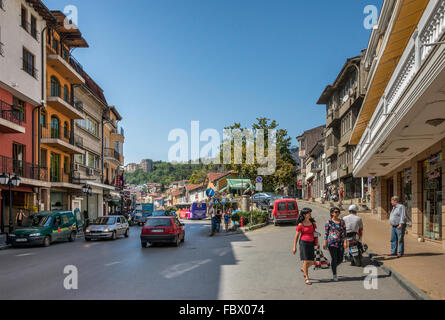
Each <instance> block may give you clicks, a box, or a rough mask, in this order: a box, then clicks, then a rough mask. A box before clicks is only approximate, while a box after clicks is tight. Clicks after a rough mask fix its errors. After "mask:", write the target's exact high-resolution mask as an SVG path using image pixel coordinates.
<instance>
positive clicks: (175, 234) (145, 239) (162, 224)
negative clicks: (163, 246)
mask: <svg viewBox="0 0 445 320" xmlns="http://www.w3.org/2000/svg"><path fill="white" fill-rule="evenodd" d="M184 240H185V231H184V224H183V223H181V222H180V221H179V219H178V218H177V217H175V216H161V217H149V218H148V219H147V222H145V225H144V227H143V228H142V231H141V246H142V248H146V247H147V243H150V244H152V243H158V242H164V243H165V242H167V243H174V244H175V245H176V246H177V247H179V243H180V242H184Z"/></svg>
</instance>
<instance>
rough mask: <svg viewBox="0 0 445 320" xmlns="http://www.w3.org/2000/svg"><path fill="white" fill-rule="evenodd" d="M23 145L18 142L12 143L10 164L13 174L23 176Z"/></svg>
mask: <svg viewBox="0 0 445 320" xmlns="http://www.w3.org/2000/svg"><path fill="white" fill-rule="evenodd" d="M24 161H25V146H24V145H22V144H19V143H13V144H12V165H13V171H14V174H16V175H18V176H21V177H23V176H24V172H23V171H24V167H25V166H24Z"/></svg>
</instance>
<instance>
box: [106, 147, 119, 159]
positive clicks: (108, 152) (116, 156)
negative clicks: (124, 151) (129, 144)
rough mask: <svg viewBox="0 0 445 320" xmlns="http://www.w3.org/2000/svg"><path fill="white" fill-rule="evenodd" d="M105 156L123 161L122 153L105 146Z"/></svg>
mask: <svg viewBox="0 0 445 320" xmlns="http://www.w3.org/2000/svg"><path fill="white" fill-rule="evenodd" d="M104 156H105V157H109V158H114V159H116V160H117V161H121V156H120V153H119V152H118V151H116V150H114V149H112V148H105V149H104Z"/></svg>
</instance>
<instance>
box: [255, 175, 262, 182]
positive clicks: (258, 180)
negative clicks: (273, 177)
mask: <svg viewBox="0 0 445 320" xmlns="http://www.w3.org/2000/svg"><path fill="white" fill-rule="evenodd" d="M255 180H256V182H258V183H262V182H263V177H262V176H258V177H256V179H255Z"/></svg>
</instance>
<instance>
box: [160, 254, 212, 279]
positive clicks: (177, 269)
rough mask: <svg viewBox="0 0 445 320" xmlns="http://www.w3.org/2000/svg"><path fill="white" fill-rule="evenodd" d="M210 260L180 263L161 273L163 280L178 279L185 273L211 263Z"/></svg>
mask: <svg viewBox="0 0 445 320" xmlns="http://www.w3.org/2000/svg"><path fill="white" fill-rule="evenodd" d="M211 261H212V260H211V259H206V260H195V261H190V262H188V263H181V264H177V265H175V266H172V267H170V268H169V269H168V270H165V271H163V272H161V274H162V275H163V276H164V278H167V279H171V278H175V277H178V276H180V275H182V274H184V273H186V272H189V271H192V270H193V269H196V268H199V267H200V266H202V265H204V264H206V263H209V262H211Z"/></svg>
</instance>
